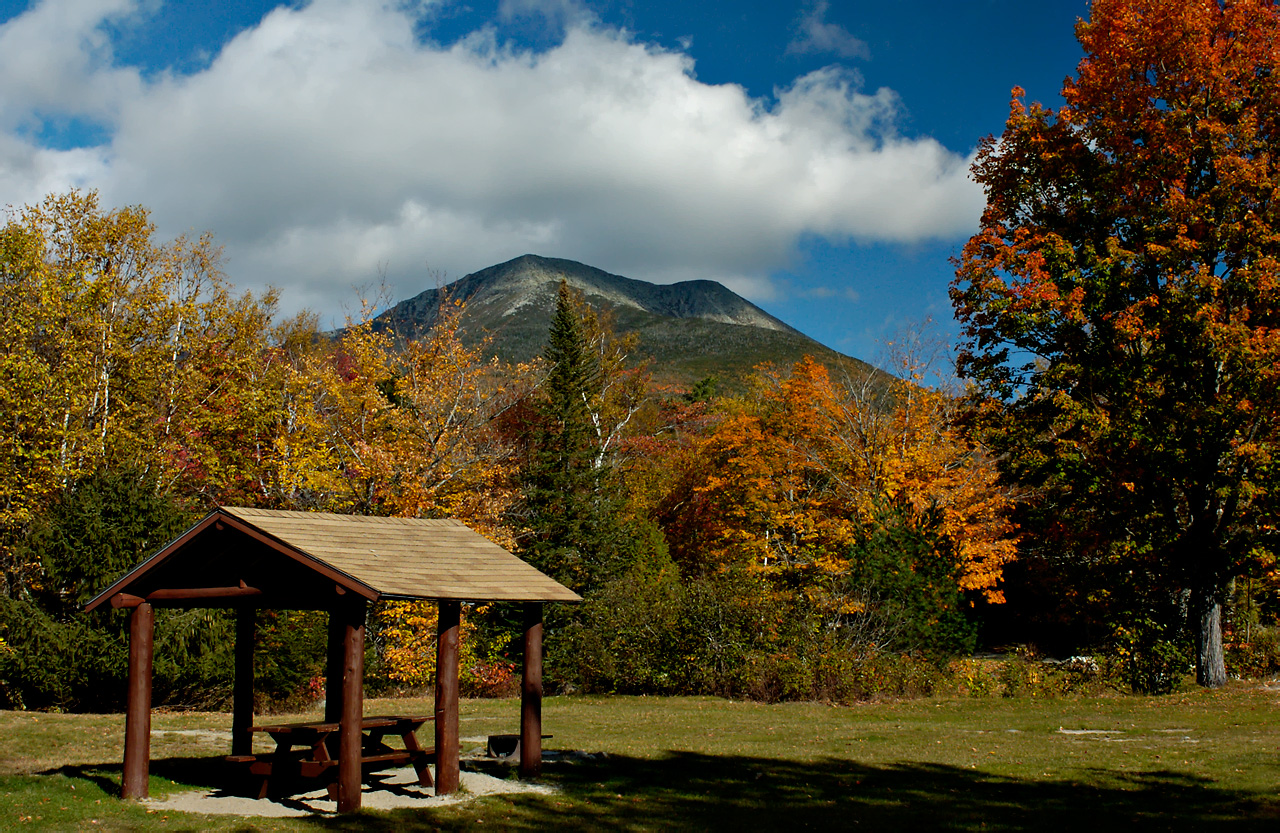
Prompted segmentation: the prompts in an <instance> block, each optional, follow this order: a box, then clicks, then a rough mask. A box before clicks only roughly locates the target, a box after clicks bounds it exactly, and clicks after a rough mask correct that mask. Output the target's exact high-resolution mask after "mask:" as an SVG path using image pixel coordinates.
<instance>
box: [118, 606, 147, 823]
mask: <svg viewBox="0 0 1280 833" xmlns="http://www.w3.org/2000/svg"><path fill="white" fill-rule="evenodd" d="M154 633H155V609H154V608H152V607H151V605H150V604H148V603H146V602H142V603H140V604H139V605H137V606H136V607H134V608H133V609H132V610H131V611H129V693H128V703H127V705H126V706H125V719H124V778H123V782H122V784H121V790H120V793H121V795H122V796H123V797H124V798H146V797H147V794H148V789H149V787H148V783H147V782H148V779H149V777H150V774H151V664H152V663H151V660H152V637H153V635H154Z"/></svg>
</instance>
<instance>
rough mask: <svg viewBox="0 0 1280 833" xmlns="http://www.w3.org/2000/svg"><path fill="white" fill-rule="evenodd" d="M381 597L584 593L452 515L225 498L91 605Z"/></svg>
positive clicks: (536, 597)
mask: <svg viewBox="0 0 1280 833" xmlns="http://www.w3.org/2000/svg"><path fill="white" fill-rule="evenodd" d="M347 593H355V594H356V595H358V596H362V597H364V598H365V599H367V600H369V601H378V600H381V599H452V600H459V601H511V602H578V601H581V597H580V596H578V594H576V593H574V592H573V591H572V590H570V589H569V588H567V587H565V586H564V585H562V584H560V583H558V582H556V581H555V580H554V579H552V578H551V577H549V576H547V575H545V574H543V573H541V572H539V571H538V570H536V569H535V568H533V567H532V566H530V565H529V564H526V563H525V562H524V561H521V560H520V559H519V558H517V557H516V556H514V555H512V554H511V553H510V552H508V551H507V550H505V549H503V548H502V547H500V546H498V545H497V544H494V543H493V542H492V541H489V540H488V539H487V538H485V537H484V536H482V535H480V534H479V533H477V532H475V531H473V530H472V529H470V528H469V527H468V526H466V525H465V524H463V523H461V522H459V521H454V520H424V519H417V518H371V517H364V516H358V515H335V514H331V513H328V512H291V511H279V510H272V509H248V508H244V507H238V506H224V507H221V508H219V509H216V510H214V511H213V512H211V513H209V515H207V516H206V517H205V518H204V519H203V520H201V521H200V522H199V523H197V524H196V525H194V526H193V527H191V528H190V529H188V530H187V531H186V532H184V533H183V534H182V535H180V536H178V537H177V538H175V539H174V540H173V541H171V542H169V543H168V544H166V545H165V546H164V547H163V548H161V549H160V550H159V551H158V552H156V553H155V554H154V555H152V556H151V557H149V558H147V560H145V561H143V562H142V563H141V564H139V565H138V566H137V567H134V568H133V569H132V570H130V571H129V572H128V573H127V574H126V575H124V576H123V577H121V578H120V579H119V580H118V581H116V582H115V583H114V584H112V585H111V586H110V587H108V588H107V589H105V590H103V591H102V592H101V593H100V594H98V595H97V596H96V597H94V599H93V600H92V601H90V602H89V604H88V605H86V609H88V610H93V609H95V608H97V607H99V606H101V605H102V604H104V603H106V602H108V601H109V600H111V599H112V598H113V597H116V596H117V595H118V594H125V595H128V596H134V597H139V598H143V599H147V600H148V601H152V602H154V603H158V604H173V605H181V606H191V607H197V606H210V605H218V604H241V603H245V602H246V601H250V600H249V599H247V598H245V597H248V596H262V597H263V598H261V599H253V600H252V603H253V604H255V605H258V606H263V607H268V606H270V607H285V608H289V607H292V608H327V607H330V606H332V605H333V604H334V603H336V601H337V598H336V597H338V596H343V595H345V594H347Z"/></svg>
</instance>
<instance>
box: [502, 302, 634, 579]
mask: <svg viewBox="0 0 1280 833" xmlns="http://www.w3.org/2000/svg"><path fill="white" fill-rule="evenodd" d="M543 355H544V357H545V358H546V360H547V363H548V364H549V365H550V372H549V374H548V376H547V380H546V382H545V383H544V385H543V397H542V401H541V402H540V403H539V406H538V418H539V426H538V428H537V431H536V434H535V437H534V446H533V449H532V452H531V453H530V456H529V460H528V464H527V466H526V468H525V471H524V495H525V509H526V512H527V516H526V537H525V543H524V545H523V548H522V552H523V554H524V555H525V557H526V558H527V559H528V560H529V561H530V562H531V563H532V564H533V565H534V566H536V567H537V568H538V569H540V570H542V571H543V572H545V573H547V574H548V575H551V576H553V577H554V578H555V579H556V580H557V581H560V582H561V583H563V584H565V585H567V586H569V587H572V588H574V589H576V590H579V591H582V590H586V589H589V588H591V587H595V586H598V585H599V584H600V583H601V582H602V581H604V580H606V579H607V578H609V577H611V576H614V575H616V574H617V573H619V572H620V571H621V569H622V567H623V566H624V564H623V562H624V561H625V556H624V554H623V550H624V548H623V547H622V546H620V544H621V539H622V537H623V536H622V535H621V534H620V533H621V530H620V522H619V513H620V511H621V503H620V501H618V500H617V499H615V498H614V497H613V496H611V495H610V494H609V490H608V488H607V485H608V484H607V482H606V480H607V477H606V475H607V469H606V467H605V465H604V461H603V459H602V457H601V455H600V454H599V449H598V443H597V442H596V438H597V432H596V428H595V422H594V421H593V417H594V415H595V414H596V408H597V406H598V403H599V399H600V396H601V392H602V389H603V372H602V368H601V366H600V361H599V359H598V357H597V356H596V355H595V354H594V352H593V351H592V350H591V348H590V345H589V343H588V340H587V338H586V334H585V332H584V328H583V322H582V312H581V301H580V300H579V299H578V298H576V297H575V295H574V293H573V292H572V290H570V289H569V286H568V284H566V283H565V282H563V281H561V283H560V290H559V294H558V296H557V299H556V313H555V317H554V318H553V319H552V322H551V331H550V335H549V338H548V342H547V348H546V350H545V352H544V353H543Z"/></svg>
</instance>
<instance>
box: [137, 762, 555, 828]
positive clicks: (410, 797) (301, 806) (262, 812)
mask: <svg viewBox="0 0 1280 833" xmlns="http://www.w3.org/2000/svg"><path fill="white" fill-rule="evenodd" d="M460 780H461V789H460V790H459V791H458V792H456V793H454V794H453V795H446V796H436V794H435V790H433V789H432V788H430V787H421V786H419V785H418V777H417V775H415V774H414V771H413V769H412V768H411V767H405V768H404V769H398V770H392V771H390V772H388V773H386V774H384V775H383V776H382V777H380V778H376V779H373V780H372V783H370V784H367V785H366V786H365V789H364V794H363V795H362V796H361V801H360V803H361V806H362V807H364V808H368V809H371V810H398V809H401V808H406V807H420V808H421V807H444V806H446V805H449V804H460V803H462V802H465V801H470V800H472V799H473V798H477V797H479V796H482V795H497V794H502V793H540V794H543V795H549V794H552V793H555V791H556V790H555V788H554V787H549V786H546V785H544V784H530V783H528V782H524V781H515V780H506V779H502V778H494V777H493V776H492V775H485V774H483V773H480V772H463V773H461V779H460ZM143 804H145V805H146V806H147V807H148V808H149V809H152V810H156V811H160V812H181V813H203V814H205V815H210V816H257V817H270V818H284V817H301V816H315V815H332V814H333V813H335V812H337V807H336V802H334V801H331V800H329V796H328V794H327V793H326V792H325V791H324V790H316V791H315V792H309V793H302V794H300V795H294V796H289V797H288V798H281V799H266V798H264V799H254V798H245V797H243V796H237V795H229V794H227V793H224V792H222V791H220V790H191V791H189V792H183V793H174V794H172V795H169V796H166V797H165V798H163V799H147V800H145V801H144V802H143Z"/></svg>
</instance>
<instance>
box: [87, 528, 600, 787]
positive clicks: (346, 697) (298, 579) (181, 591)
mask: <svg viewBox="0 0 1280 833" xmlns="http://www.w3.org/2000/svg"><path fill="white" fill-rule="evenodd" d="M419 599H430V600H435V601H437V602H438V605H439V616H438V632H437V642H436V650H437V654H436V657H437V660H436V689H435V756H436V779H435V783H436V793H437V794H444V793H449V792H452V791H453V790H455V789H457V786H458V773H459V765H458V626H459V623H460V617H461V603H462V602H464V601H503V602H521V603H523V604H524V611H525V616H524V624H525V632H524V670H523V679H522V698H521V715H520V734H521V754H520V771H521V774H522V775H536V774H537V772H538V771H539V769H540V767H541V760H542V727H541V722H542V604H543V603H544V602H578V601H581V598H580V597H579V596H578V595H577V594H576V593H574V592H573V591H571V590H569V589H568V588H566V587H564V586H563V585H561V584H559V583H557V582H555V581H554V580H552V579H551V578H550V577H548V576H546V575H544V574H543V573H540V572H539V571H537V570H535V569H534V568H533V567H531V566H529V565H528V564H526V563H525V562H523V561H521V560H520V559H519V558H517V557H516V556H514V555H512V554H511V553H509V552H507V551H506V550H505V549H503V548H502V547H499V546H498V545H496V544H494V543H492V542H490V541H489V540H487V539H485V538H484V537H482V536H481V535H479V534H477V533H476V532H474V531H472V530H471V529H469V528H468V527H467V526H466V525H464V524H462V523H460V522H458V521H451V520H418V519H406V518H369V517H361V516H353V515H333V514H329V513H322V512H285V511H273V510H267V509H246V508H241V507H233V506H224V507H222V508H220V509H217V510H215V511H213V512H211V513H210V514H209V515H207V516H206V517H205V518H204V519H203V520H201V521H200V522H199V523H197V524H196V525H195V526H193V527H191V528H190V529H188V530H187V531H186V532H184V533H183V534H182V535H180V536H179V537H178V538H176V539H174V540H173V541H171V542H170V543H169V544H167V545H165V546H164V547H163V548H162V549H160V550H159V551H158V552H156V553H155V554H154V555H152V556H151V557H149V558H148V559H147V560H145V561H143V562H142V563H141V564H139V565H138V566H137V567H135V568H133V569H132V570H130V571H129V572H128V573H127V574H126V575H125V576H123V577H122V578H120V579H119V580H118V581H116V582H115V583H114V584H112V585H111V586H110V587H108V588H107V589H105V590H103V591H102V592H101V593H100V594H98V595H97V596H96V597H94V599H93V600H91V601H90V602H89V603H88V605H86V609H87V610H94V609H96V608H99V607H101V606H103V605H105V604H110V605H111V606H112V607H115V608H125V609H128V610H129V611H130V614H129V692H128V706H127V712H126V720H125V750H124V783H123V795H124V797H125V798H143V797H145V796H146V795H147V778H148V771H149V769H150V731H151V661H152V631H153V621H154V610H153V609H154V608H155V607H183V608H192V607H229V608H234V609H235V610H236V611H237V619H236V646H235V688H234V694H233V717H232V723H231V753H232V755H237V756H248V755H249V754H250V752H251V748H252V734H251V733H250V727H251V726H252V724H253V640H254V622H255V614H256V611H257V610H258V609H260V608H268V609H295V610H323V611H327V612H328V613H329V655H328V673H327V680H326V693H325V720H326V721H329V722H333V723H339V724H340V729H339V733H338V735H339V740H338V748H339V752H338V759H337V770H338V775H337V798H338V811H339V812H350V811H353V810H357V809H359V807H360V784H361V757H360V756H361V743H362V741H361V723H362V718H363V709H364V679H363V678H364V622H365V613H366V610H367V607H368V605H369V604H370V603H371V602H377V601H383V600H419Z"/></svg>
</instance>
